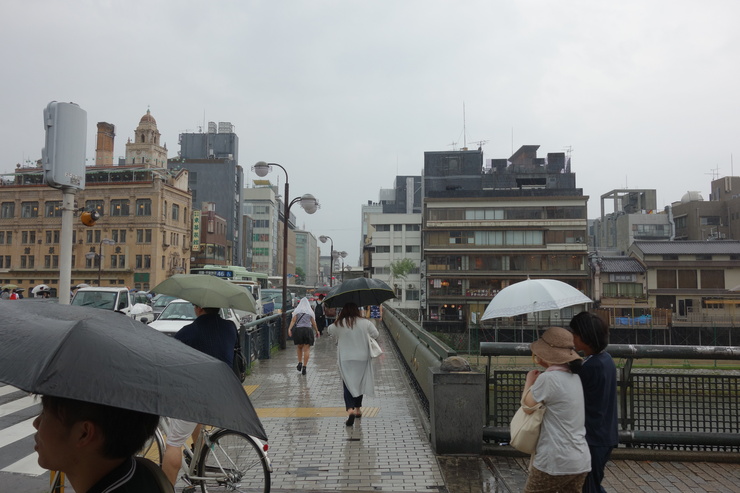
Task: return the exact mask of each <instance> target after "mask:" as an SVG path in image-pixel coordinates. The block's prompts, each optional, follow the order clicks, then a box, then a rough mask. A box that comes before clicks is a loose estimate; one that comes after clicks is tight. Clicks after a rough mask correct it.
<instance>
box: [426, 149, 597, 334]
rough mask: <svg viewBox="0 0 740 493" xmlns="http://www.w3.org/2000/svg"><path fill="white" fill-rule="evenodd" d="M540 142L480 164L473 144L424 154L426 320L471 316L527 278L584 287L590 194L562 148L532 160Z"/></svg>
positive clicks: (477, 316)
mask: <svg viewBox="0 0 740 493" xmlns="http://www.w3.org/2000/svg"><path fill="white" fill-rule="evenodd" d="M538 148H539V146H523V147H521V148H520V149H519V150H518V151H516V152H515V153H514V154H513V155H512V156H511V157H509V158H508V159H493V160H490V161H489V162H488V163H486V166H485V167H484V165H483V153H482V151H481V150H480V149H479V150H474V151H469V150H460V151H448V152H426V153H425V154H424V211H423V223H422V233H423V263H422V271H421V276H422V279H423V281H424V282H423V284H422V289H421V300H420V301H421V308H422V310H423V312H424V318H425V319H426V320H427V321H429V322H430V323H440V324H444V325H455V324H459V325H461V326H464V325H465V324H466V323H467V322H473V323H475V322H476V321H478V320H479V319H480V316H481V315H482V314H483V312H484V311H485V308H486V306H487V305H488V303H489V302H490V301H491V299H492V298H493V296H494V295H495V294H496V293H497V292H498V291H499V290H501V289H503V288H505V287H506V286H508V285H510V284H512V283H514V282H517V281H522V280H525V279H527V278H528V277H529V278H533V279H534V278H550V279H558V280H560V281H563V282H566V283H568V284H571V285H572V286H574V287H576V288H577V289H579V290H580V291H582V292H584V293H588V292H589V291H590V286H589V284H590V271H589V268H588V262H587V253H588V252H587V243H586V241H585V238H586V228H587V220H586V204H587V201H588V196H585V195H583V191H582V190H581V189H580V188H576V180H575V174H574V173H572V172H571V168H570V159H569V158H567V157H566V155H565V154H564V153H550V154H548V155H547V158H546V159H545V158H538V157H537V149H538ZM581 308H582V307H577V306H576V307H571V308H570V309H564V310H563V311H562V313H552V314H549V316H550V318H551V319H552V318H556V317H558V316H560V315H562V316H563V317H569V316H571V315H572V314H573V313H574V312H575V311H577V310H580V309H581ZM545 316H548V315H547V314H546V315H545Z"/></svg>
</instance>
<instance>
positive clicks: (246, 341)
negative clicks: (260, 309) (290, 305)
mask: <svg viewBox="0 0 740 493" xmlns="http://www.w3.org/2000/svg"><path fill="white" fill-rule="evenodd" d="M292 312H293V310H288V319H290V317H291V313H292ZM282 320H283V316H282V314H280V313H277V314H275V315H269V316H267V317H263V318H260V319H257V320H254V321H253V322H249V323H247V324H244V325H242V326H241V327H239V334H238V335H239V343H240V344H241V347H242V352H243V353H244V356H246V357H247V369H248V370H249V369H250V368H251V367H252V364H253V363H254V362H255V361H256V360H259V359H270V358H271V354H272V349H273V348H274V347H279V346H280V342H279V341H280V330H281V327H282Z"/></svg>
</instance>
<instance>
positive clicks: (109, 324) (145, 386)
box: [0, 303, 267, 440]
mask: <svg viewBox="0 0 740 493" xmlns="http://www.w3.org/2000/svg"><path fill="white" fill-rule="evenodd" d="M28 308H29V305H26V304H25V303H4V304H3V310H2V317H0V341H2V342H0V381H1V382H4V383H7V384H10V385H13V386H15V387H18V388H19V389H22V390H25V391H27V392H33V393H37V394H42V395H51V396H56V397H66V398H70V399H77V400H81V401H86V402H94V403H98V404H106V405H109V406H115V407H121V408H125V409H131V410H134V411H141V412H146V413H152V414H156V415H159V416H169V417H172V418H178V419H184V420H188V421H194V422H198V423H203V424H208V425H213V426H219V427H222V428H228V429H231V430H237V431H241V432H243V433H247V434H249V435H253V436H256V437H258V438H260V439H263V440H266V439H267V435H266V433H265V430H264V428H263V427H262V423H261V422H260V420H259V418H258V417H257V413H256V412H255V410H254V407H253V406H252V403H251V402H250V400H249V397H247V394H246V392H245V391H244V388H243V387H242V386H241V383H240V382H239V380H238V379H237V378H236V376H235V375H234V372H233V371H232V370H231V368H229V366H228V365H226V364H225V363H224V362H222V361H220V360H218V359H216V358H213V357H211V356H208V355H207V354H205V353H201V352H200V351H197V350H195V349H193V348H191V347H189V346H187V345H185V344H183V343H182V342H180V341H178V340H176V339H174V338H171V337H168V336H166V335H164V334H162V333H160V332H158V331H157V330H154V329H152V328H151V327H149V326H147V325H144V324H142V323H141V322H138V321H136V320H134V319H132V318H129V317H127V316H125V315H123V314H120V313H116V312H111V311H108V310H96V309H94V308H85V307H80V306H68V305H58V304H46V303H37V304H34V306H33V310H29V309H28Z"/></svg>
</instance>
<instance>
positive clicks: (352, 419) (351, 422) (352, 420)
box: [344, 414, 355, 426]
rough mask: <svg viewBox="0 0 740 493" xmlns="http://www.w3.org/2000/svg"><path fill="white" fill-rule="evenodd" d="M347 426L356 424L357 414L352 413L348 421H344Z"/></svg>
mask: <svg viewBox="0 0 740 493" xmlns="http://www.w3.org/2000/svg"><path fill="white" fill-rule="evenodd" d="M344 424H345V425H346V426H352V425H354V424H355V415H354V414H350V415H349V418H347V421H346V422H345V423H344Z"/></svg>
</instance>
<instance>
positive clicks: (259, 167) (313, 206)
mask: <svg viewBox="0 0 740 493" xmlns="http://www.w3.org/2000/svg"><path fill="white" fill-rule="evenodd" d="M273 166H277V167H278V168H280V169H281V170H283V172H284V173H285V194H284V195H283V206H284V209H283V273H282V274H283V311H282V317H281V327H280V348H281V349H285V348H286V347H287V346H288V318H287V313H286V312H287V311H288V219H289V218H290V208H291V207H292V206H293V204H297V203H299V202H300V204H301V207H303V210H305V211H306V212H307V213H309V214H313V213H314V212H316V210H317V209H318V208H319V202H318V200H316V197H314V196H313V195H311V194H310V193H307V194H305V195H303V196H301V197H296V198H294V199H293V200H290V199H289V197H290V195H289V193H290V186H289V184H288V170H286V169H285V168H284V167H282V166H281V165H279V164H277V163H266V162H265V161H259V162H258V163H256V164H255V165H254V166H252V171H254V172H255V173H256V174H257V176H259V177H260V178H264V177H265V176H267V173H269V172H270V168H272V167H273Z"/></svg>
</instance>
